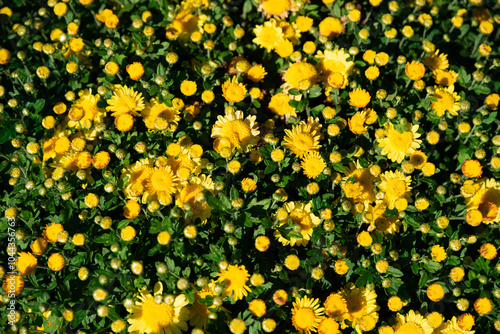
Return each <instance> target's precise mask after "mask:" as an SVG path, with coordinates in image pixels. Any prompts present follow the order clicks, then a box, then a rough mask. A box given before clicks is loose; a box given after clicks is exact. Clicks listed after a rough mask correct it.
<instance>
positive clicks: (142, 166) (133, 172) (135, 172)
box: [121, 159, 154, 198]
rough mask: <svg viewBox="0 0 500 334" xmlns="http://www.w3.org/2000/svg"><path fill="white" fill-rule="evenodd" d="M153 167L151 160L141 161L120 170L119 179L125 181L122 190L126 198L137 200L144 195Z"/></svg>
mask: <svg viewBox="0 0 500 334" xmlns="http://www.w3.org/2000/svg"><path fill="white" fill-rule="evenodd" d="M153 166H154V161H153V160H152V159H141V160H139V161H137V162H135V163H134V164H133V165H131V166H126V167H125V168H124V169H123V170H122V173H123V174H122V175H121V179H125V181H126V182H125V184H124V188H123V193H124V194H125V197H126V198H137V197H139V196H141V195H142V194H143V193H144V190H145V189H146V186H147V183H148V180H149V175H150V173H151V171H152V167H153Z"/></svg>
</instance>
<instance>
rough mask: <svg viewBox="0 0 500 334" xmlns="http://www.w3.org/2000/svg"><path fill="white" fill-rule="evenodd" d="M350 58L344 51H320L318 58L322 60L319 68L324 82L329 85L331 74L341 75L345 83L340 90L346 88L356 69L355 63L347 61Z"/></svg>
mask: <svg viewBox="0 0 500 334" xmlns="http://www.w3.org/2000/svg"><path fill="white" fill-rule="evenodd" d="M349 57H350V55H349V54H348V53H346V52H344V49H340V50H339V49H336V50H333V51H330V50H325V51H324V52H323V51H318V53H317V54H316V58H318V59H319V60H320V61H319V64H318V67H319V69H320V70H321V73H322V76H323V81H324V82H325V83H328V81H327V80H328V77H329V76H330V75H331V74H333V73H340V74H341V75H342V77H343V78H344V81H343V83H342V85H341V86H340V87H339V88H345V87H346V86H347V84H348V83H349V80H348V78H349V75H350V74H351V72H352V69H353V68H354V62H353V61H347V59H348V58H349Z"/></svg>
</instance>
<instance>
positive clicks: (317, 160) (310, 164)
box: [301, 151, 326, 179]
mask: <svg viewBox="0 0 500 334" xmlns="http://www.w3.org/2000/svg"><path fill="white" fill-rule="evenodd" d="M301 166H302V169H303V170H304V175H305V176H307V177H308V178H309V179H315V178H317V177H318V176H319V175H320V174H321V173H322V172H323V170H324V169H325V167H326V164H325V161H324V160H323V158H322V157H321V155H320V154H319V152H316V151H310V152H308V153H306V154H305V155H304V156H303V157H302V162H301Z"/></svg>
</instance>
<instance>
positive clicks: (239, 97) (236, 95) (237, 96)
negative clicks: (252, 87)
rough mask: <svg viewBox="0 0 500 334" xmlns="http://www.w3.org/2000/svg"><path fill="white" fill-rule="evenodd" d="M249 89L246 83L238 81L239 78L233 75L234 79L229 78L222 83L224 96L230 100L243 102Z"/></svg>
mask: <svg viewBox="0 0 500 334" xmlns="http://www.w3.org/2000/svg"><path fill="white" fill-rule="evenodd" d="M246 93H247V89H246V87H245V85H244V84H242V83H240V82H238V79H237V78H236V77H235V76H233V77H232V79H227V81H226V82H224V83H223V84H222V96H224V98H225V99H226V101H228V102H233V103H236V102H241V101H243V99H244V98H245V94H246Z"/></svg>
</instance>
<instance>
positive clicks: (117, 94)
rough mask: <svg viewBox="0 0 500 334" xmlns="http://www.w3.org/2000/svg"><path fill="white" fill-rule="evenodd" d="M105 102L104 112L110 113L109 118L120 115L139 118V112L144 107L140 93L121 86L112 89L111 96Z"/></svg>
mask: <svg viewBox="0 0 500 334" xmlns="http://www.w3.org/2000/svg"><path fill="white" fill-rule="evenodd" d="M107 102H108V107H106V110H109V111H112V112H113V113H112V114H111V116H115V117H116V116H119V115H122V114H131V115H133V116H140V114H139V112H140V111H141V110H143V109H144V107H145V106H144V98H143V97H142V94H141V93H140V92H136V91H134V89H133V88H128V87H127V86H122V85H115V86H114V87H113V96H112V97H111V99H109V100H108V101H107Z"/></svg>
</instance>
